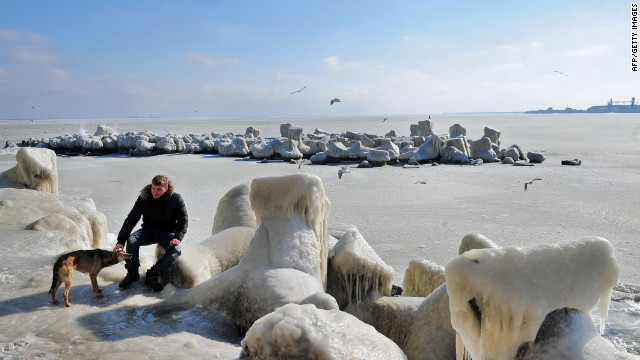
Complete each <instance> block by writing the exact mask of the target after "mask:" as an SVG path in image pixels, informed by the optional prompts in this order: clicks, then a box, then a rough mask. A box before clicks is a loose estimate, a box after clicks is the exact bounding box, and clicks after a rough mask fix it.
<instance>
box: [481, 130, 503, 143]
mask: <svg viewBox="0 0 640 360" xmlns="http://www.w3.org/2000/svg"><path fill="white" fill-rule="evenodd" d="M483 137H486V138H488V139H489V140H491V143H492V144H496V145H500V130H495V129H492V128H489V127H485V128H484V136H483Z"/></svg>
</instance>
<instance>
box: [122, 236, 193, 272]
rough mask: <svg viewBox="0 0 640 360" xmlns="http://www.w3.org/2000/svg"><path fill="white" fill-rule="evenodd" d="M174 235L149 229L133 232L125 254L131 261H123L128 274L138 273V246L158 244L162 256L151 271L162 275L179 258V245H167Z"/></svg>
mask: <svg viewBox="0 0 640 360" xmlns="http://www.w3.org/2000/svg"><path fill="white" fill-rule="evenodd" d="M174 235H175V234H174V233H170V232H164V231H156V230H149V229H144V228H141V229H138V230H136V231H134V232H133V233H132V234H131V236H129V239H128V240H127V248H126V252H127V253H129V254H131V259H127V260H125V266H124V267H125V268H127V271H128V272H135V273H137V272H138V268H139V267H140V258H139V256H140V246H146V245H153V244H158V245H160V246H162V248H163V249H164V256H162V258H160V260H158V262H157V263H155V265H153V266H152V267H151V269H149V270H151V271H155V272H157V273H159V274H162V273H164V271H165V270H167V269H168V268H169V267H170V266H171V264H173V262H174V261H176V259H177V258H178V256H180V254H181V253H182V252H181V249H180V245H176V246H172V245H170V244H169V242H171V239H173V236H174Z"/></svg>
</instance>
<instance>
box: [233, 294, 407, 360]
mask: <svg viewBox="0 0 640 360" xmlns="http://www.w3.org/2000/svg"><path fill="white" fill-rule="evenodd" d="M241 345H242V351H241V353H240V358H241V359H260V360H265V359H266V360H269V359H274V360H275V359H323V360H331V359H335V360H342V359H361V360H369V359H380V360H391V359H406V358H407V357H406V356H405V355H404V353H403V352H402V350H401V349H400V348H399V347H398V345H396V344H395V343H394V342H393V341H391V340H390V339H388V338H386V337H385V336H384V335H382V334H380V333H379V332H377V331H376V330H375V329H374V328H373V327H372V326H371V325H367V324H365V323H363V322H362V321H360V320H358V319H357V318H355V317H354V316H352V315H349V314H347V313H345V312H342V311H339V310H322V309H318V308H316V307H315V306H314V305H310V304H309V305H295V304H287V305H284V306H282V307H280V308H278V309H276V311H274V312H272V313H270V314H267V315H265V316H264V317H262V318H260V319H258V321H256V322H255V323H254V324H253V325H252V326H251V328H250V329H249V331H247V334H246V336H245V337H244V339H243V340H242V343H241Z"/></svg>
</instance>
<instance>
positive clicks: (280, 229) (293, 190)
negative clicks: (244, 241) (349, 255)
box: [250, 174, 330, 286]
mask: <svg viewBox="0 0 640 360" xmlns="http://www.w3.org/2000/svg"><path fill="white" fill-rule="evenodd" d="M250 198H251V207H252V208H253V210H254V211H255V213H256V220H257V223H258V226H259V228H261V229H262V230H263V231H265V232H266V234H265V235H267V236H268V241H269V244H270V249H269V252H268V253H267V254H255V255H257V256H264V255H268V257H269V260H270V265H271V266H273V267H291V268H293V269H297V270H300V271H303V272H306V273H308V274H310V275H312V276H314V277H316V278H317V279H318V280H320V281H321V283H322V284H323V286H325V285H326V279H327V256H328V248H327V217H328V215H329V208H330V203H329V199H327V196H326V195H325V193H324V187H323V185H322V181H321V180H320V178H319V177H317V176H312V175H309V174H297V175H289V176H280V177H264V178H258V179H254V180H253V182H252V184H251V194H250ZM261 229H258V230H259V231H260V230H261ZM259 231H258V232H259ZM258 232H256V237H257V236H258Z"/></svg>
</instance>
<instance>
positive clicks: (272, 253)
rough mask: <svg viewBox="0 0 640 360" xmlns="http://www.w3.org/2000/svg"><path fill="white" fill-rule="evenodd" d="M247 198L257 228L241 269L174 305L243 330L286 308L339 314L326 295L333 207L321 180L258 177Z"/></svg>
mask: <svg viewBox="0 0 640 360" xmlns="http://www.w3.org/2000/svg"><path fill="white" fill-rule="evenodd" d="M249 197H250V199H251V206H252V208H253V209H254V211H255V213H256V220H257V224H258V228H257V230H256V232H255V234H254V236H253V238H252V239H251V242H250V244H249V247H248V249H247V251H246V252H245V254H244V256H243V257H242V259H241V260H240V262H239V263H238V265H236V266H234V267H232V268H230V269H228V270H226V271H224V272H222V273H220V274H219V275H217V276H215V277H213V278H211V279H209V280H207V281H205V282H203V283H201V284H200V285H198V286H196V287H194V288H193V289H190V290H187V291H186V292H185V293H182V292H180V293H179V294H176V296H175V298H174V299H172V300H177V301H181V302H182V301H184V300H187V301H189V302H194V303H200V304H204V305H206V306H208V307H209V308H211V309H213V310H217V311H222V312H223V313H225V314H227V315H229V316H230V317H231V318H232V320H233V321H234V323H235V324H236V325H237V326H238V327H239V329H240V330H241V331H246V330H247V329H248V328H249V327H250V326H251V325H252V324H253V322H254V321H255V320H257V319H258V318H260V317H262V316H264V315H266V314H268V313H270V312H272V311H274V310H275V309H276V308H278V307H280V306H282V305H285V304H288V303H297V304H307V303H310V304H315V305H316V306H317V307H318V308H322V309H337V308H338V305H337V303H336V300H335V299H334V298H333V297H331V296H330V295H328V294H326V293H325V292H324V281H325V279H326V268H327V240H326V233H327V230H326V229H327V225H326V221H327V220H326V219H327V217H328V215H329V206H330V205H329V200H328V199H327V197H326V195H325V193H324V188H323V186H322V182H321V180H320V178H318V177H317V176H312V175H308V174H296V175H288V176H280V177H266V178H257V179H254V180H253V181H252V183H251V192H250V196H249Z"/></svg>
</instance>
